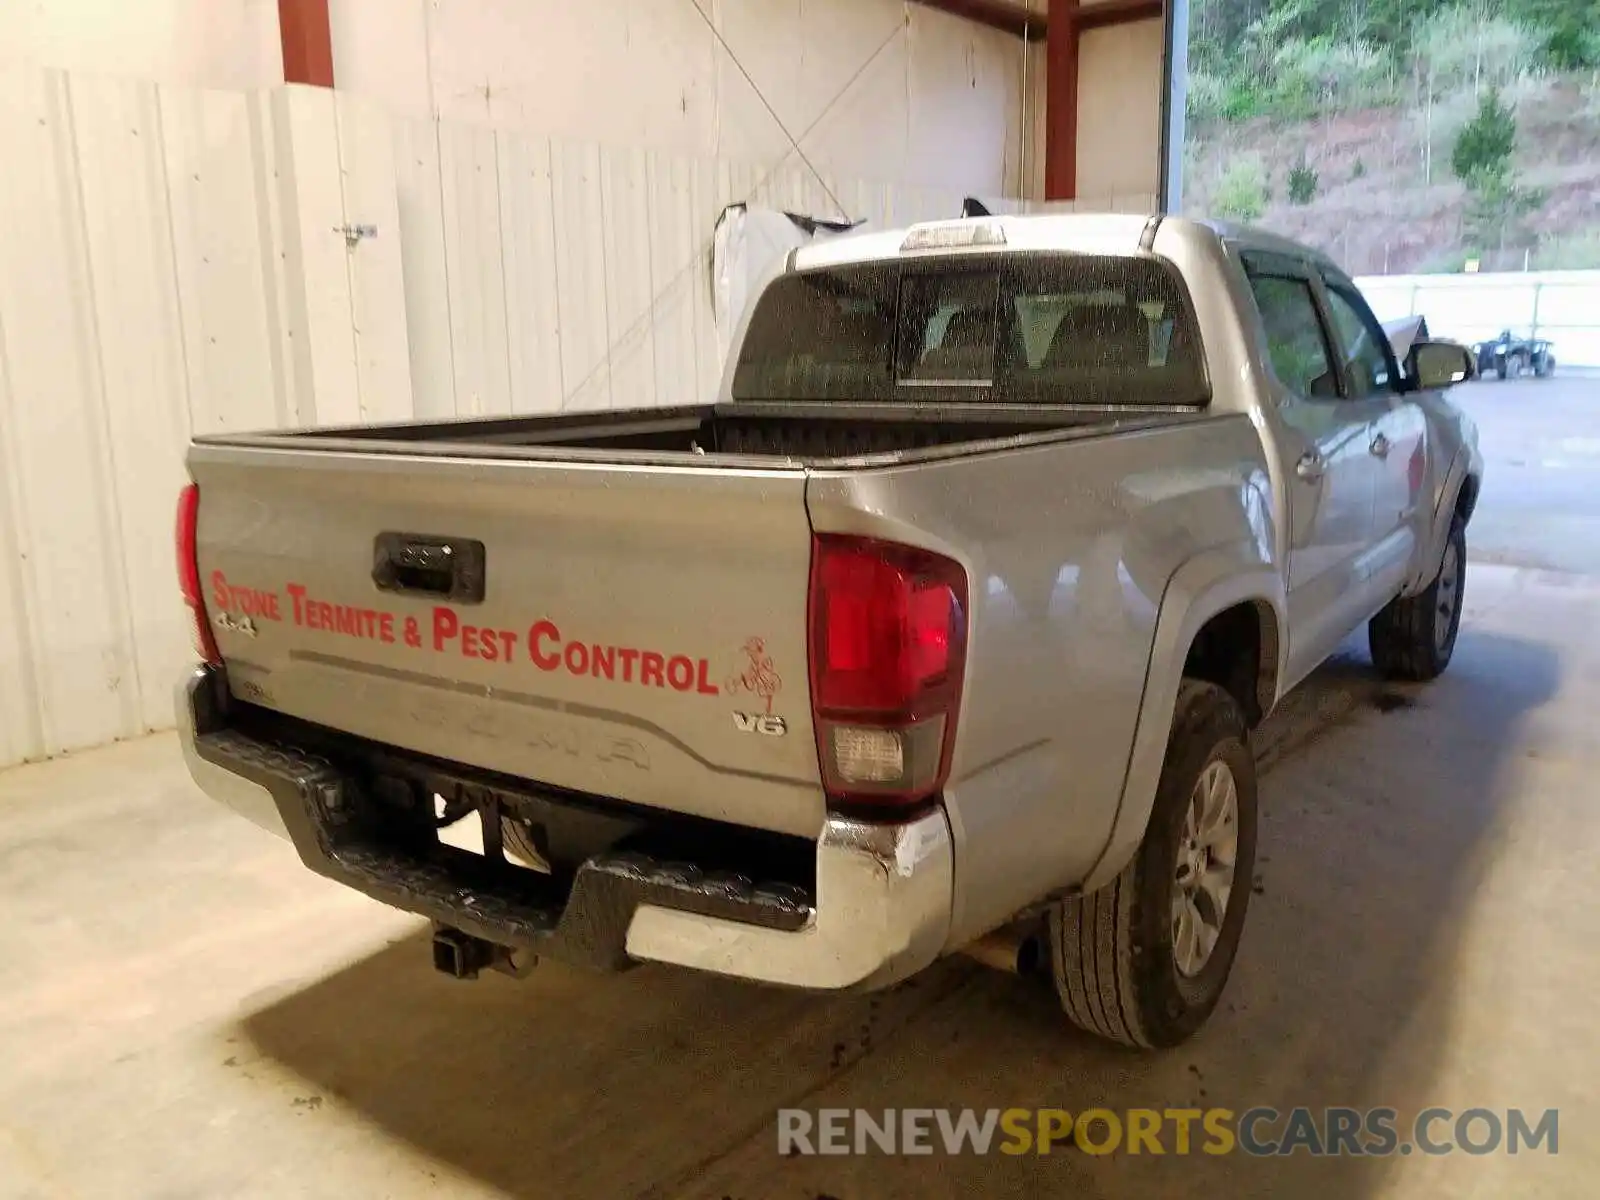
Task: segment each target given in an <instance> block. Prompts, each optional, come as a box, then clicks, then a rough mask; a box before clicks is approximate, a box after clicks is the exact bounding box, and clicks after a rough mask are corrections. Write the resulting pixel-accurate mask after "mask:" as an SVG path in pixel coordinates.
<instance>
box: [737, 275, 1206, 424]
mask: <svg viewBox="0 0 1600 1200" xmlns="http://www.w3.org/2000/svg"><path fill="white" fill-rule="evenodd" d="M733 394H734V397H735V398H736V399H741V400H869V401H885V400H905V401H917V400H940V401H952V400H966V401H981V400H985V399H990V400H994V401H997V402H1002V403H1021V404H1052V403H1059V404H1074V403H1077V404H1194V405H1198V404H1204V403H1205V402H1206V400H1207V398H1208V395H1207V390H1206V382H1205V370H1204V367H1203V365H1202V361H1201V356H1200V343H1199V337H1198V335H1197V333H1196V331H1195V327H1194V320H1193V313H1192V310H1191V308H1190V305H1189V301H1188V297H1187V295H1186V293H1185V290H1184V288H1183V285H1182V283H1181V281H1180V280H1179V278H1178V276H1177V274H1176V272H1175V271H1174V270H1173V269H1172V268H1171V267H1169V266H1168V265H1167V264H1165V263H1163V262H1161V261H1159V260H1156V259H1150V258H1110V257H1089V256H1080V255H1027V256H1020V255H1019V256H1012V257H994V258H984V259H973V258H961V259H955V260H952V259H943V260H936V261H933V262H929V261H927V260H919V261H915V262H908V263H899V262H896V263H875V264H870V265H862V266H850V267H840V268H833V269H829V270H819V271H805V272H800V273H797V274H794V275H788V276H785V277H783V278H781V279H779V280H777V281H776V282H775V283H773V285H772V286H771V287H769V288H768V289H767V290H766V292H764V293H763V295H762V297H761V299H760V301H759V302H758V304H757V306H756V310H755V312H754V314H753V315H752V317H751V320H750V326H749V329H748V330H747V332H746V334H745V340H744V342H743V344H742V345H741V346H740V349H739V361H738V363H737V365H736V367H735V369H734V377H733Z"/></svg>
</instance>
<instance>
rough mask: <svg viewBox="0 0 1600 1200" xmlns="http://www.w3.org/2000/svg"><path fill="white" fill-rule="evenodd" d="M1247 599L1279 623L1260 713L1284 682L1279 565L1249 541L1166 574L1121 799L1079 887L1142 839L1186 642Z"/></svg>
mask: <svg viewBox="0 0 1600 1200" xmlns="http://www.w3.org/2000/svg"><path fill="white" fill-rule="evenodd" d="M1247 601H1253V602H1256V603H1265V604H1267V605H1269V606H1270V607H1271V609H1272V614H1273V617H1274V618H1275V620H1276V622H1277V628H1278V638H1279V653H1278V662H1277V673H1276V678H1275V679H1274V680H1273V683H1272V695H1271V696H1270V697H1267V698H1266V700H1267V701H1268V702H1266V703H1263V705H1262V709H1263V712H1265V711H1266V710H1268V709H1270V708H1271V703H1270V701H1275V700H1276V699H1277V696H1278V694H1279V690H1280V689H1281V687H1282V683H1283V664H1284V661H1285V659H1286V658H1287V654H1286V651H1287V649H1288V646H1287V633H1288V621H1287V619H1286V615H1285V614H1286V612H1287V603H1286V598H1285V593H1284V583H1283V579H1282V577H1281V576H1280V574H1279V572H1278V569H1277V568H1276V567H1275V566H1273V565H1271V564H1270V563H1264V562H1262V561H1261V558H1260V555H1259V551H1258V549H1257V547H1256V546H1255V545H1254V544H1240V545H1238V546H1232V547H1219V548H1217V549H1214V550H1208V551H1205V552H1204V553H1202V554H1199V555H1196V556H1195V557H1194V558H1191V559H1189V560H1188V561H1187V562H1186V563H1184V564H1183V566H1181V567H1179V568H1178V570H1177V571H1176V572H1174V573H1173V576H1172V578H1171V579H1170V580H1168V582H1167V586H1166V589H1165V591H1164V592H1163V593H1162V599H1161V611H1160V613H1159V615H1158V616H1157V618H1156V630H1155V637H1154V639H1153V641H1152V643H1151V649H1150V663H1149V666H1148V667H1147V668H1146V671H1145V685H1144V699H1143V700H1142V701H1141V703H1140V706H1139V717H1138V722H1137V724H1136V725H1135V726H1134V734H1133V746H1132V749H1131V751H1130V753H1129V755H1128V770H1127V773H1126V775H1125V776H1124V779H1123V785H1122V797H1121V800H1120V801H1119V803H1118V805H1117V813H1116V816H1115V818H1113V821H1112V827H1111V833H1110V836H1109V837H1108V838H1107V840H1106V845H1105V849H1103V850H1102V851H1101V852H1100V858H1099V859H1098V860H1097V861H1096V862H1095V865H1094V866H1093V867H1092V868H1090V870H1089V874H1088V876H1087V877H1086V878H1085V879H1084V881H1083V885H1082V890H1083V891H1085V892H1091V891H1094V890H1096V889H1097V888H1100V887H1102V886H1104V885H1105V884H1107V883H1109V882H1110V881H1111V880H1112V879H1114V878H1116V876H1117V874H1118V872H1120V871H1121V870H1122V868H1123V867H1125V866H1127V864H1128V861H1129V860H1130V859H1131V858H1132V857H1133V855H1134V853H1135V852H1136V851H1137V850H1138V848H1139V843H1140V842H1142V841H1143V840H1144V831H1145V826H1146V825H1147V824H1148V823H1149V820H1150V810H1151V807H1152V806H1153V805H1154V803H1155V796H1156V787H1157V785H1158V784H1159V783H1160V780H1161V766H1162V763H1163V762H1165V760H1166V753H1167V739H1168V737H1169V735H1170V734H1171V731H1172V714H1173V711H1174V708H1175V706H1176V705H1177V702H1178V686H1179V684H1180V683H1181V682H1182V677H1183V665H1184V661H1185V660H1186V659H1187V658H1188V656H1189V648H1190V647H1191V646H1192V645H1193V644H1194V640H1195V637H1196V635H1198V634H1199V632H1200V630H1201V628H1202V627H1203V626H1204V625H1205V623H1206V622H1207V621H1209V620H1210V619H1211V618H1212V617H1214V616H1216V615H1217V614H1218V613H1220V612H1223V611H1225V610H1227V609H1229V608H1232V607H1233V606H1234V605H1236V604H1242V603H1245V602H1247Z"/></svg>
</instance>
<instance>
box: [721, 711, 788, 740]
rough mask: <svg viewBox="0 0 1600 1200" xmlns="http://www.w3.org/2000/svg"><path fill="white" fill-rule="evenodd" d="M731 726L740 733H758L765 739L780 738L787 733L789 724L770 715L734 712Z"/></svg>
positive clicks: (780, 718)
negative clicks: (764, 736)
mask: <svg viewBox="0 0 1600 1200" xmlns="http://www.w3.org/2000/svg"><path fill="white" fill-rule="evenodd" d="M733 724H734V727H735V728H736V729H738V731H739V732H740V733H760V734H765V735H766V736H767V737H782V736H783V735H784V734H786V733H788V732H789V722H787V721H785V720H784V719H783V718H782V717H775V716H773V715H772V714H771V713H745V712H736V713H734V714H733Z"/></svg>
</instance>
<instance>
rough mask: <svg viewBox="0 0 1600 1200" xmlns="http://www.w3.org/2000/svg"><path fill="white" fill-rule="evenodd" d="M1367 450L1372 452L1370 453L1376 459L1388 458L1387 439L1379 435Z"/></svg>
mask: <svg viewBox="0 0 1600 1200" xmlns="http://www.w3.org/2000/svg"><path fill="white" fill-rule="evenodd" d="M1367 449H1368V450H1370V451H1372V453H1373V454H1374V455H1376V456H1377V457H1378V458H1388V457H1389V439H1388V438H1386V437H1384V436H1383V434H1381V433H1380V434H1379V435H1378V436H1377V437H1375V438H1373V439H1372V445H1370V446H1368V447H1367Z"/></svg>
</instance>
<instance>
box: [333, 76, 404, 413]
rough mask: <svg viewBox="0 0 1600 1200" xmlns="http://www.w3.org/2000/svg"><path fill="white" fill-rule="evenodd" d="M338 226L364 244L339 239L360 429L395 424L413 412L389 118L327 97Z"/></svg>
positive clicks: (347, 99)
mask: <svg viewBox="0 0 1600 1200" xmlns="http://www.w3.org/2000/svg"><path fill="white" fill-rule="evenodd" d="M334 98H335V105H336V108H335V113H336V117H337V120H338V139H339V175H338V182H341V183H342V190H343V194H344V214H345V223H346V225H347V226H348V227H352V229H353V231H354V232H356V233H359V232H360V231H362V230H371V236H361V237H358V238H357V240H355V241H353V242H352V241H350V240H349V239H348V238H347V239H346V244H345V248H344V250H345V263H346V267H347V270H348V271H349V278H350V307H351V310H352V321H351V332H352V335H353V338H354V342H355V359H356V382H357V388H358V391H359V395H360V399H361V414H360V418H359V419H360V420H362V421H402V420H406V419H408V418H409V417H410V416H411V415H412V413H413V411H414V408H413V405H412V400H411V347H410V343H409V340H408V338H407V336H406V307H405V272H404V270H403V268H402V266H401V262H400V254H401V243H400V210H399V204H398V202H397V200H396V197H395V162H394V140H393V137H392V136H391V133H390V129H389V117H388V115H387V114H386V113H385V112H383V110H382V109H379V108H377V107H375V106H374V105H372V104H371V103H370V102H368V101H365V100H361V99H359V98H357V97H354V96H349V95H346V94H344V93H342V92H337V93H335V94H334Z"/></svg>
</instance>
